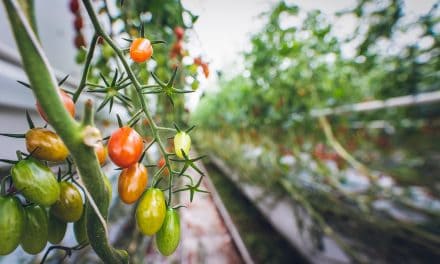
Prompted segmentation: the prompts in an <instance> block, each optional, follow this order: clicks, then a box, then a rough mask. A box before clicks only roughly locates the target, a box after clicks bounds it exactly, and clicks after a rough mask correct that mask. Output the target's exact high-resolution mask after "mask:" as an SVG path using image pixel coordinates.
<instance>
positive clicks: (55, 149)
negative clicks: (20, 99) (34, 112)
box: [0, 89, 111, 255]
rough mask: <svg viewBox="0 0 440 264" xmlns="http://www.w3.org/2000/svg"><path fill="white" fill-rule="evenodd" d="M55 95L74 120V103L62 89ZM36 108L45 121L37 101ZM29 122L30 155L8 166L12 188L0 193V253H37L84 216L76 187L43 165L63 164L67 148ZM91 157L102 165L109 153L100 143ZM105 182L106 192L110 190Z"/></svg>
mask: <svg viewBox="0 0 440 264" xmlns="http://www.w3.org/2000/svg"><path fill="white" fill-rule="evenodd" d="M59 91H60V96H61V97H62V101H63V103H64V106H65V108H66V109H67V110H68V112H70V114H71V115H72V116H73V115H74V113H75V105H74V103H73V101H72V99H71V98H70V96H69V95H67V94H66V93H65V92H64V91H62V90H61V89H60V90H59ZM37 109H38V111H39V113H40V115H41V117H42V118H43V119H45V120H46V121H48V120H47V116H46V114H45V113H44V111H43V110H42V108H41V106H40V104H39V103H38V102H37ZM28 121H29V126H30V127H31V128H30V129H29V130H28V131H27V132H26V133H25V134H24V135H23V137H24V138H25V145H26V149H27V150H28V152H29V153H30V154H29V155H27V157H26V158H24V159H23V158H22V157H21V156H19V160H18V161H17V162H15V164H14V165H13V166H12V167H11V171H10V178H11V183H10V188H9V190H8V191H6V190H2V194H3V196H0V230H1V232H0V241H2V242H1V243H0V255H7V254H9V253H11V252H12V251H14V250H15V248H17V246H18V245H21V247H22V248H23V250H24V251H25V252H27V253H29V254H38V253H39V252H41V251H42V250H43V249H44V248H45V246H46V244H47V242H50V243H52V244H59V243H60V242H61V240H62V239H63V238H64V235H65V233H66V229H67V223H69V222H78V221H79V220H81V217H82V216H83V215H84V202H83V199H82V197H81V194H80V191H79V189H78V188H77V187H76V186H75V185H74V184H72V183H71V182H68V180H69V178H67V179H65V177H64V176H63V177H62V176H61V174H60V175H58V177H57V176H56V175H55V174H54V173H53V172H52V170H51V169H50V168H49V167H48V165H47V162H55V163H60V162H64V161H66V159H67V158H68V155H69V150H68V149H67V147H66V146H65V144H64V142H63V141H62V139H61V138H60V137H59V135H58V134H57V133H55V132H53V131H51V130H50V129H48V128H41V127H34V124H33V122H32V120H30V117H28ZM4 135H8V134H4ZM95 153H96V155H97V158H98V160H99V162H100V163H101V164H103V163H104V162H105V159H106V156H107V150H106V148H105V146H104V145H103V144H102V143H100V144H98V145H97V146H96V147H95ZM70 173H71V172H69V173H68V174H66V175H67V176H68V175H70ZM104 178H105V179H104V182H105V184H106V186H107V187H106V188H107V191H108V192H109V194H110V193H111V187H110V185H109V182H108V179H107V178H106V177H104ZM57 179H58V180H57ZM106 180H107V181H106ZM3 188H5V186H4V187H3ZM75 225H76V224H75ZM84 228H85V226H84ZM77 230H80V229H79V228H75V233H77V232H79V231H77ZM82 231H83V232H84V230H82ZM79 242H80V241H79Z"/></svg>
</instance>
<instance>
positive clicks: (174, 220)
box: [156, 208, 180, 256]
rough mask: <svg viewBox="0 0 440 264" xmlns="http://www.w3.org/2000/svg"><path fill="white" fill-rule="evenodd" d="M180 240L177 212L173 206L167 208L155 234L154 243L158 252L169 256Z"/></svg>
mask: <svg viewBox="0 0 440 264" xmlns="http://www.w3.org/2000/svg"><path fill="white" fill-rule="evenodd" d="M179 241H180V219H179V214H178V213H177V211H176V210H174V209H173V208H168V210H167V213H166V215H165V220H164V222H163V224H162V227H161V228H160V230H159V231H158V232H157V234H156V245H157V249H159V251H160V253H161V254H162V255H164V256H169V255H171V254H173V253H174V251H176V249H177V246H178V245H179Z"/></svg>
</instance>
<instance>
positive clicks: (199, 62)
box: [194, 57, 203, 66]
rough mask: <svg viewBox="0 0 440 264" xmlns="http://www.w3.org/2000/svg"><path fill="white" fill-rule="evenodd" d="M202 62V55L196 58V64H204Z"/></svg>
mask: <svg viewBox="0 0 440 264" xmlns="http://www.w3.org/2000/svg"><path fill="white" fill-rule="evenodd" d="M202 63H203V61H202V58H200V57H197V58H194V64H195V65H198V66H200V65H202Z"/></svg>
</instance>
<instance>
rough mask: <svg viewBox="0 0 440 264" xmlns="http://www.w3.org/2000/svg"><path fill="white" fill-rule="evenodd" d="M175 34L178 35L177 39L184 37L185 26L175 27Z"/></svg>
mask: <svg viewBox="0 0 440 264" xmlns="http://www.w3.org/2000/svg"><path fill="white" fill-rule="evenodd" d="M174 34H175V35H176V38H177V39H182V38H183V35H184V34H185V29H183V27H175V28H174Z"/></svg>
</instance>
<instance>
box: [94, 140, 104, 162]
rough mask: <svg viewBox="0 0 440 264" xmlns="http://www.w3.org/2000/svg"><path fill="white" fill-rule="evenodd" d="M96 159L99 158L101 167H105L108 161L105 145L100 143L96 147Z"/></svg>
mask: <svg viewBox="0 0 440 264" xmlns="http://www.w3.org/2000/svg"><path fill="white" fill-rule="evenodd" d="M94 149H95V154H96V157H97V158H98V161H99V165H101V166H102V165H104V163H105V160H106V159H107V148H106V147H105V146H104V144H102V143H99V144H98V145H96V146H95V147H94Z"/></svg>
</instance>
